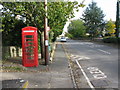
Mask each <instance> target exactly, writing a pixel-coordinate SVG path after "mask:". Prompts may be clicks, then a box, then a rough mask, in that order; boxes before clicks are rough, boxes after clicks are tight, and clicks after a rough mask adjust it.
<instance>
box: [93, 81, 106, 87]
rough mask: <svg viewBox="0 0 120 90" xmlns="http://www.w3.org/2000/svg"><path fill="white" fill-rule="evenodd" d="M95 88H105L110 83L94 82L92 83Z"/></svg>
mask: <svg viewBox="0 0 120 90" xmlns="http://www.w3.org/2000/svg"><path fill="white" fill-rule="evenodd" d="M91 83H92V84H93V86H94V87H104V86H108V83H107V81H106V80H93V81H91Z"/></svg>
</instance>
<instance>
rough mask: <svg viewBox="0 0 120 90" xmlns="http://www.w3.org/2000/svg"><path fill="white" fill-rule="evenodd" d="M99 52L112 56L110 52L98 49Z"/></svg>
mask: <svg viewBox="0 0 120 90" xmlns="http://www.w3.org/2000/svg"><path fill="white" fill-rule="evenodd" d="M98 50H99V51H101V52H104V53H106V54H111V53H110V52H107V51H104V50H102V49H98Z"/></svg>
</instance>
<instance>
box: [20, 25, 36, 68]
mask: <svg viewBox="0 0 120 90" xmlns="http://www.w3.org/2000/svg"><path fill="white" fill-rule="evenodd" d="M37 38H38V35H37V28H35V27H31V26H28V27H25V28H22V63H23V66H25V67H33V66H36V67H37V66H38V39H37Z"/></svg>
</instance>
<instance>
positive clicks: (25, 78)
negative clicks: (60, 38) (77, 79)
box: [1, 43, 74, 89]
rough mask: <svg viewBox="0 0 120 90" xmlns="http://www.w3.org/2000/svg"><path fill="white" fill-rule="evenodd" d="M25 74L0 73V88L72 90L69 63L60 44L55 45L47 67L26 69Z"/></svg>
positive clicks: (40, 66)
mask: <svg viewBox="0 0 120 90" xmlns="http://www.w3.org/2000/svg"><path fill="white" fill-rule="evenodd" d="M27 69H28V70H30V72H29V71H27V72H2V87H1V88H48V89H50V88H73V87H74V86H73V82H72V79H71V73H70V72H71V70H70V67H69V61H68V58H67V57H66V54H65V52H64V49H63V47H62V44H61V43H57V44H56V50H55V53H54V57H53V61H52V63H50V64H49V65H48V66H45V65H39V66H38V67H28V68H27Z"/></svg>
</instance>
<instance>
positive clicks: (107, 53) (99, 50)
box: [63, 40, 119, 88]
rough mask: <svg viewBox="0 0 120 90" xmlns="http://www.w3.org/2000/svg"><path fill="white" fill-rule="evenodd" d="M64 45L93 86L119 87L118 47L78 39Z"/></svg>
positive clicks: (89, 83)
mask: <svg viewBox="0 0 120 90" xmlns="http://www.w3.org/2000/svg"><path fill="white" fill-rule="evenodd" d="M63 46H64V47H65V48H66V50H67V51H68V53H69V55H70V57H71V59H72V60H73V61H76V63H77V65H78V66H79V67H80V69H81V70H82V72H83V75H84V76H85V79H86V81H87V82H88V85H89V86H90V87H91V88H93V87H94V88H118V75H119V73H118V48H114V47H110V46H106V45H103V44H95V43H93V42H85V41H77V40H68V41H67V42H64V43H63Z"/></svg>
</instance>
